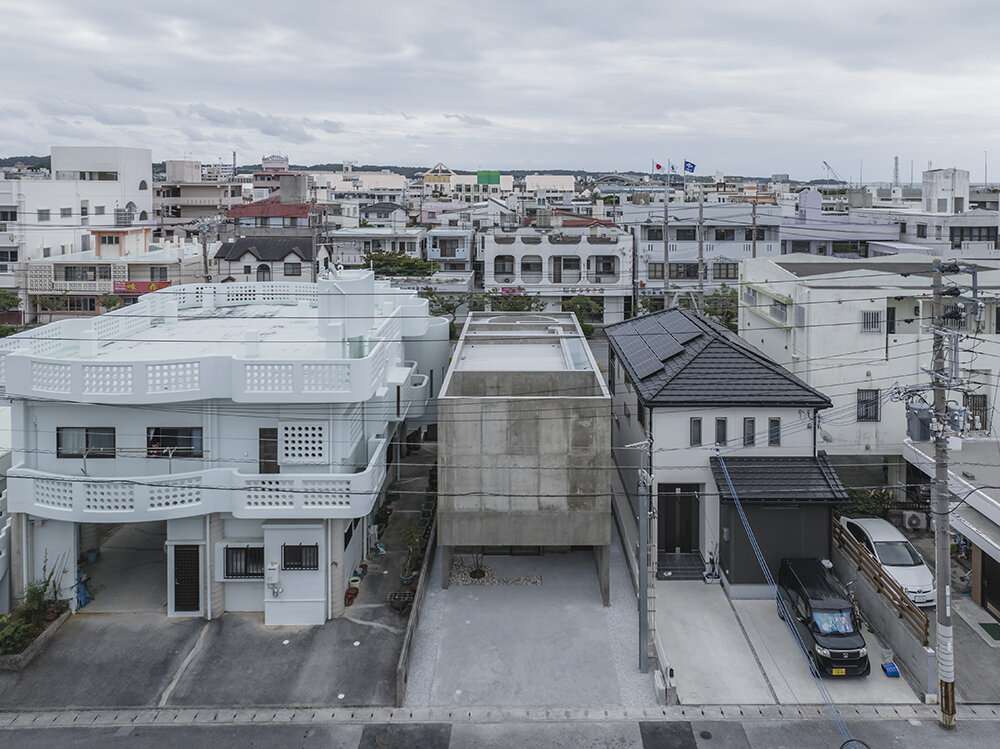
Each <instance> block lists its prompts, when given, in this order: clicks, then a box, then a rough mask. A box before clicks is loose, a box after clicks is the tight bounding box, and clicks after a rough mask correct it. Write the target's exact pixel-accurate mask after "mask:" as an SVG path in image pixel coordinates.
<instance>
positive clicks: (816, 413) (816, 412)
mask: <svg viewBox="0 0 1000 749" xmlns="http://www.w3.org/2000/svg"><path fill="white" fill-rule="evenodd" d="M818 427H819V409H818V408H814V409H813V457H814V458H815V457H816V432H817V431H818Z"/></svg>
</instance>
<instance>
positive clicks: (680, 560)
mask: <svg viewBox="0 0 1000 749" xmlns="http://www.w3.org/2000/svg"><path fill="white" fill-rule="evenodd" d="M704 571H705V563H704V562H702V560H701V555H700V554H666V553H663V552H661V553H660V554H659V557H658V559H657V565H656V579H657V580H701V579H702V578H701V576H702V573H704Z"/></svg>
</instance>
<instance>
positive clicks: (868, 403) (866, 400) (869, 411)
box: [858, 390, 881, 421]
mask: <svg viewBox="0 0 1000 749" xmlns="http://www.w3.org/2000/svg"><path fill="white" fill-rule="evenodd" d="M879 402H880V398H879V391H878V390H859V391H858V421H880V420H881V415H880V413H879Z"/></svg>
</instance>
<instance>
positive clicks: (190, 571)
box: [174, 545, 201, 612]
mask: <svg viewBox="0 0 1000 749" xmlns="http://www.w3.org/2000/svg"><path fill="white" fill-rule="evenodd" d="M198 557H199V554H198V547H197V546H193V545H192V546H174V611H188V612H190V611H200V610H201V569H200V568H201V565H200V564H199V561H198Z"/></svg>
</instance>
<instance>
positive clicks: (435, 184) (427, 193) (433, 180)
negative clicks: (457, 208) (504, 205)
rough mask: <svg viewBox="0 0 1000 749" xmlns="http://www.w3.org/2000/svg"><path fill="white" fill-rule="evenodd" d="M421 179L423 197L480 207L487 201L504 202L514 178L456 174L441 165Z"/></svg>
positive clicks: (436, 165) (497, 174)
mask: <svg viewBox="0 0 1000 749" xmlns="http://www.w3.org/2000/svg"><path fill="white" fill-rule="evenodd" d="M422 177H423V193H424V197H425V198H427V197H432V198H437V199H445V200H458V201H461V202H464V203H479V202H480V201H483V200H486V199H487V198H500V199H504V198H506V197H508V196H509V195H511V193H513V191H514V177H513V176H512V175H510V174H500V173H499V172H492V171H479V172H476V173H474V174H457V173H455V172H453V171H452V170H451V169H449V168H448V167H446V166H445V165H444V164H441V163H438V164H435V165H434V166H433V167H432V168H430V169H428V170H427V171H426V172H424V174H423V175H422Z"/></svg>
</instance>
